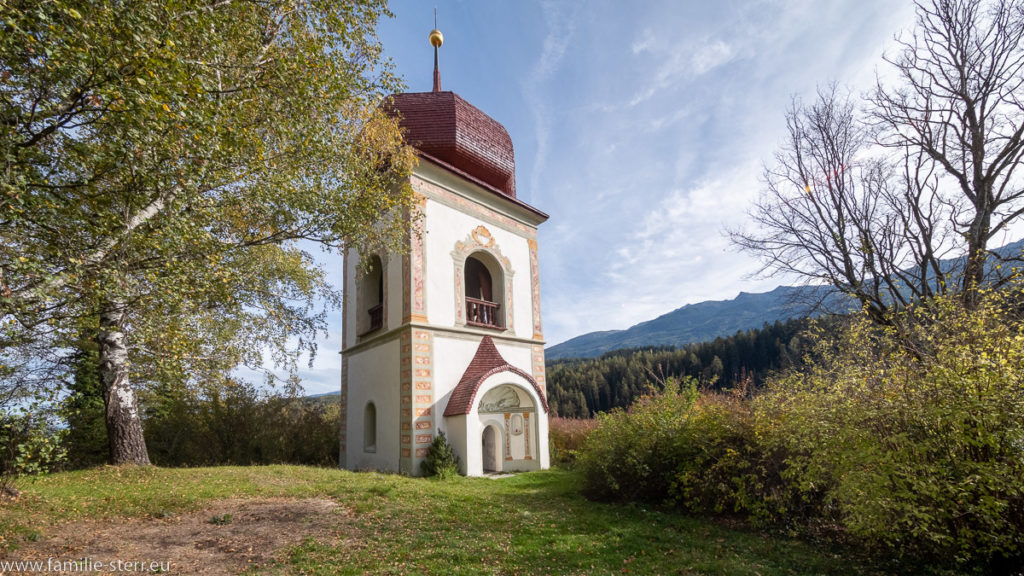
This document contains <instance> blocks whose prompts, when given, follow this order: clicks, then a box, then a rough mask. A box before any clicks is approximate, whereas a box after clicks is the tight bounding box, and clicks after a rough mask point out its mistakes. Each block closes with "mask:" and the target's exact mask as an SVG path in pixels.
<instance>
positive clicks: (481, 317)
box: [466, 297, 502, 328]
mask: <svg viewBox="0 0 1024 576" xmlns="http://www.w3.org/2000/svg"><path fill="white" fill-rule="evenodd" d="M499 308H501V305H500V304H496V303H494V302H488V301H486V300H477V299H476V298H468V297H467V298H466V324H469V325H470V326H480V327H481V328H501V327H502V326H501V316H500V315H499V314H498V309H499Z"/></svg>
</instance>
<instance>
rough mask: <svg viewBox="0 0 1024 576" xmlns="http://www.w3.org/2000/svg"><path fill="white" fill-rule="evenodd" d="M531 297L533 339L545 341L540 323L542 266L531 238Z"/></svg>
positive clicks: (534, 242)
mask: <svg viewBox="0 0 1024 576" xmlns="http://www.w3.org/2000/svg"><path fill="white" fill-rule="evenodd" d="M526 243H527V244H528V245H529V246H530V297H531V299H532V300H533V339H534V340H543V339H544V331H543V329H542V328H543V327H542V326H541V321H540V265H539V264H538V261H537V241H536V240H534V239H533V238H530V239H528V240H527V241H526Z"/></svg>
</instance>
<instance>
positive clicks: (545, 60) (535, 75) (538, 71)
mask: <svg viewBox="0 0 1024 576" xmlns="http://www.w3.org/2000/svg"><path fill="white" fill-rule="evenodd" d="M579 9H580V5H579V4H578V3H575V2H573V3H566V2H553V1H551V2H542V3H541V10H542V12H543V15H544V25H545V28H546V29H547V34H546V35H545V37H544V44H543V48H542V49H541V53H540V57H539V58H538V59H537V62H536V64H535V65H534V66H533V69H532V70H531V72H530V74H529V76H528V77H527V80H526V84H525V90H524V92H525V95H526V100H527V102H529V104H530V109H531V110H532V112H533V125H534V134H535V137H536V139H537V149H536V154H535V157H534V161H533V169H532V172H531V174H530V188H529V191H528V194H529V195H530V197H531V198H532V195H533V194H534V192H535V191H536V190H538V189H539V183H540V179H541V177H542V175H543V173H544V169H545V168H546V166H547V159H548V146H549V142H550V134H551V117H550V115H551V112H550V105H549V103H548V101H547V100H546V99H545V98H544V96H543V94H544V89H545V84H546V83H547V82H548V80H550V79H551V78H552V76H553V75H554V74H555V72H556V71H557V70H558V67H559V66H560V65H561V63H562V61H563V59H564V58H565V52H566V49H567V48H568V47H569V43H570V42H571V40H572V37H573V34H574V32H575V30H576V21H577V19H576V15H577V13H578V11H579Z"/></svg>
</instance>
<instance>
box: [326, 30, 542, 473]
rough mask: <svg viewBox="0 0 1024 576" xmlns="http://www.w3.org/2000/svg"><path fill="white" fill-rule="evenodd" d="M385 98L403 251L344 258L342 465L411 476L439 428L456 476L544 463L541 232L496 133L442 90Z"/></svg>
mask: <svg viewBox="0 0 1024 576" xmlns="http://www.w3.org/2000/svg"><path fill="white" fill-rule="evenodd" d="M429 40H430V44H431V46H432V47H433V48H434V75H433V90H432V91H431V92H417V93H403V94H395V95H393V96H391V97H390V98H389V99H388V101H387V102H386V103H385V107H386V109H387V110H388V111H389V113H391V114H394V115H396V116H397V117H399V119H400V123H401V125H402V128H403V129H404V133H405V138H406V141H407V142H408V143H409V144H410V145H412V146H413V147H414V148H415V149H416V152H417V154H418V157H419V163H418V166H417V167H416V168H415V169H414V171H413V174H412V175H411V177H410V184H411V186H412V189H413V191H414V194H415V197H416V200H417V204H418V205H419V211H420V216H421V217H420V218H419V219H410V221H409V227H410V233H409V235H408V242H409V244H408V245H407V246H406V250H405V253H404V254H386V253H381V254H361V253H359V251H358V250H357V249H355V248H349V249H348V250H347V251H346V252H345V263H344V310H343V314H344V330H343V337H342V340H343V343H342V375H341V410H342V424H341V428H342V429H341V455H340V456H341V460H340V461H341V466H342V467H344V468H348V469H352V470H358V469H379V470H388V471H397V472H401V473H404V474H411V475H418V474H420V463H421V462H422V461H423V459H424V458H425V456H426V453H427V449H428V447H429V446H430V444H431V442H432V441H433V440H434V438H435V436H436V435H437V434H438V433H439V432H443V433H444V434H445V435H446V436H447V438H448V441H449V442H450V443H451V445H452V447H453V449H454V450H455V452H456V454H458V456H459V460H460V470H461V472H462V473H464V474H467V475H471V476H478V475H482V474H486V473H496V472H510V471H520V470H534V469H542V468H547V467H548V461H549V459H548V405H547V393H546V389H545V378H544V337H543V331H542V324H541V307H540V276H539V267H538V246H537V228H538V226H540V224H542V223H543V222H544V221H546V220H547V218H548V217H547V215H546V214H544V213H543V212H541V211H540V210H538V209H536V208H534V207H532V206H530V205H528V204H526V203H525V202H522V201H521V200H519V199H518V198H517V197H516V181H515V157H514V152H513V146H512V140H511V138H510V137H509V135H508V132H507V131H506V130H505V128H504V127H503V126H502V125H501V124H499V123H498V122H497V121H495V120H494V119H493V118H491V117H490V116H488V115H486V114H484V113H483V112H482V111H480V110H479V109H477V108H476V107H475V106H473V105H472V104H470V103H469V102H467V101H465V100H464V99H462V98H461V97H459V96H458V95H457V94H455V93H454V92H445V91H442V90H441V74H440V69H439V66H438V50H439V48H440V47H441V45H442V44H443V43H444V36H443V35H442V34H441V32H440V31H438V30H436V29H435V30H432V31H431V32H430V35H429Z"/></svg>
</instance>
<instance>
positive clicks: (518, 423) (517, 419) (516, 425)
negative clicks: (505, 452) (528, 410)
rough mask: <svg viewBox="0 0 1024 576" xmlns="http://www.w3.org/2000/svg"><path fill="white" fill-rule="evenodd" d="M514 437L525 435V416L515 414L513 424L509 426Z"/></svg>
mask: <svg viewBox="0 0 1024 576" xmlns="http://www.w3.org/2000/svg"><path fill="white" fill-rule="evenodd" d="M509 427H510V428H511V432H512V435H513V436H519V435H520V434H522V433H523V415H522V414H513V415H512V420H511V423H510V424H509Z"/></svg>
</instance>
